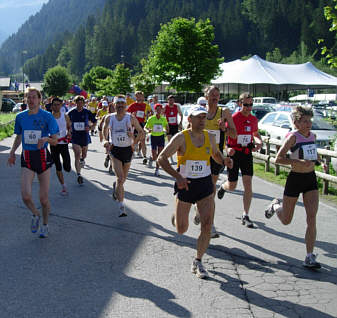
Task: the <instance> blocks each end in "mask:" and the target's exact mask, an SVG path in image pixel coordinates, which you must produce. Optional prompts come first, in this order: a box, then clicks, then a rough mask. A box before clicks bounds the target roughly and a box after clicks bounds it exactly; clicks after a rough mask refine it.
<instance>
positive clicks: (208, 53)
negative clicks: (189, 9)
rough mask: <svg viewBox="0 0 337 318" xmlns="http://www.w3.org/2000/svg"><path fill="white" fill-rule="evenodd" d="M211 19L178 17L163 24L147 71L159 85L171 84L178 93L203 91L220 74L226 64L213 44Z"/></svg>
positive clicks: (150, 53) (148, 61)
mask: <svg viewBox="0 0 337 318" xmlns="http://www.w3.org/2000/svg"><path fill="white" fill-rule="evenodd" d="M213 40H214V28H213V26H212V25H211V24H210V20H208V19H206V20H199V21H198V22H197V23H196V22H195V19H194V18H191V19H185V18H175V19H172V20H171V21H170V22H169V23H167V24H162V25H161V29H160V31H159V32H158V35H157V37H156V39H155V41H153V43H152V46H151V47H150V52H149V56H148V59H147V63H146V64H147V65H146V68H147V70H148V73H149V74H150V75H151V76H153V77H155V78H156V80H157V82H158V83H160V82H162V81H167V82H169V83H170V85H171V87H173V88H175V89H176V90H177V91H195V92H200V91H201V89H202V86H203V84H208V83H209V82H210V81H211V80H212V79H213V78H214V77H215V75H217V74H218V73H219V71H220V68H219V65H220V63H221V62H222V61H223V59H221V58H220V57H219V49H218V46H217V45H213V44H212V42H213Z"/></svg>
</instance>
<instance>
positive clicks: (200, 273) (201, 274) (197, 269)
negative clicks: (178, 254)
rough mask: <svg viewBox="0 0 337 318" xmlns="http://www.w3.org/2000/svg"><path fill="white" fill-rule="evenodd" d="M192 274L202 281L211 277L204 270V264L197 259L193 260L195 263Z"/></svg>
mask: <svg viewBox="0 0 337 318" xmlns="http://www.w3.org/2000/svg"><path fill="white" fill-rule="evenodd" d="M191 272H192V273H194V274H195V275H196V276H197V277H198V278H201V279H204V278H208V277H209V274H208V272H207V270H206V269H205V268H204V266H203V265H202V263H201V262H200V261H198V260H196V259H195V260H193V263H192V266H191Z"/></svg>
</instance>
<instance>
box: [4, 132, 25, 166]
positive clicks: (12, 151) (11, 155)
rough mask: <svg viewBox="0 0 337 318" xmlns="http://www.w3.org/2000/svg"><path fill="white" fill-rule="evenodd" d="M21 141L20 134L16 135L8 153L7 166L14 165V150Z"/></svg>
mask: <svg viewBox="0 0 337 318" xmlns="http://www.w3.org/2000/svg"><path fill="white" fill-rule="evenodd" d="M21 141H22V135H16V137H15V139H14V141H13V145H12V148H11V151H10V153H9V158H8V163H7V164H8V165H9V166H12V165H15V151H16V149H18V148H19V146H20V145H21Z"/></svg>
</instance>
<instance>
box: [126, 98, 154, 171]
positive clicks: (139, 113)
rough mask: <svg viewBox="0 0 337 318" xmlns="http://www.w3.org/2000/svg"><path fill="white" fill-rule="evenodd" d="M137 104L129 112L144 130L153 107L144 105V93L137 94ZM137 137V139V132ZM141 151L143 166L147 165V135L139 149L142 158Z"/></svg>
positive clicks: (133, 104) (142, 139) (141, 140)
mask: <svg viewBox="0 0 337 318" xmlns="http://www.w3.org/2000/svg"><path fill="white" fill-rule="evenodd" d="M135 95H136V102H135V103H132V104H131V105H130V106H129V107H128V109H127V111H128V112H129V113H131V114H133V115H135V117H136V118H137V120H138V122H139V124H140V126H141V127H142V128H144V126H145V119H146V116H147V113H148V112H151V107H150V106H148V105H147V104H146V103H144V93H143V92H141V91H137V92H136V94H135ZM135 137H137V132H136V131H135ZM140 151H142V153H143V158H144V159H143V164H144V165H145V164H146V163H147V158H146V144H145V135H143V137H142V138H141V139H140V145H139V148H138V156H139V157H140V156H141V155H140Z"/></svg>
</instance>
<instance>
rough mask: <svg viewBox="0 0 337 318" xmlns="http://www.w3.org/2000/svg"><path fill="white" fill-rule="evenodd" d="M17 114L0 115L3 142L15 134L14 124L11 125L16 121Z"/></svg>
mask: <svg viewBox="0 0 337 318" xmlns="http://www.w3.org/2000/svg"><path fill="white" fill-rule="evenodd" d="M15 116H16V114H13V113H0V140H3V139H5V138H7V137H9V136H12V135H13V133H14V122H13V123H9V122H11V121H12V120H14V119H15Z"/></svg>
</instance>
